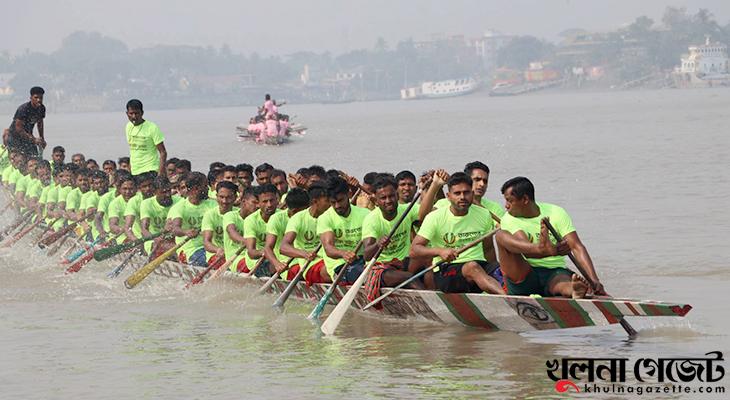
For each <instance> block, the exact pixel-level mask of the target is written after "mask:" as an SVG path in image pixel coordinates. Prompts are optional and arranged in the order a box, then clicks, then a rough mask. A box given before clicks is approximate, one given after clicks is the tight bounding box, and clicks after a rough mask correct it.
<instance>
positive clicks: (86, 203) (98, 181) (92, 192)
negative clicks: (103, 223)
mask: <svg viewBox="0 0 730 400" xmlns="http://www.w3.org/2000/svg"><path fill="white" fill-rule="evenodd" d="M90 182H91V184H90V185H89V186H90V188H89V191H88V192H86V193H85V194H84V195H83V196H81V210H82V212H83V215H84V216H89V215H95V214H96V211H97V209H98V206H99V200H100V199H101V196H103V195H104V194H106V193H107V191H109V178H108V177H107V175H106V173H105V172H104V171H93V172H92V173H91V180H90ZM82 226H83V227H84V229H85V230H87V231H89V230H90V232H91V237H92V238H94V239H96V238H97V237H99V230H98V229H97V227H96V224H95V223H94V222H93V221H92V222H91V223H87V222H86V221H84V222H83V223H82Z"/></svg>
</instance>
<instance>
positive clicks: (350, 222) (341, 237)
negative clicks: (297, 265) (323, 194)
mask: <svg viewBox="0 0 730 400" xmlns="http://www.w3.org/2000/svg"><path fill="white" fill-rule="evenodd" d="M327 197H328V198H329V202H330V205H331V207H330V208H329V209H328V210H327V211H325V212H324V213H323V214H322V215H320V216H319V218H317V235H319V240H320V241H321V242H322V250H323V251H324V256H323V258H324V264H325V267H326V268H327V273H328V274H329V276H330V278H331V279H332V280H334V278H335V275H336V274H337V273H338V272H339V271H340V269H341V268H343V267H345V266H346V268H347V269H346V270H345V275H344V277H343V278H344V279H343V282H345V283H348V284H352V283H354V282H355V280H357V278H358V277H359V276H360V274H361V273H362V271H363V269H365V262H364V261H363V258H362V257H360V256H358V255H357V254H356V253H355V248H356V247H357V245H358V243H360V240H362V224H363V220H364V219H365V216H366V215H368V214H369V213H370V210H368V209H367V208H361V207H357V206H353V205H351V204H350V187H349V186H347V183H346V182H345V180H344V179H342V178H339V177H335V178H332V179H330V180H329V181H328V183H327Z"/></svg>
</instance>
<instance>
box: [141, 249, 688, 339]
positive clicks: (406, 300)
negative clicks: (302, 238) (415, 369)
mask: <svg viewBox="0 0 730 400" xmlns="http://www.w3.org/2000/svg"><path fill="white" fill-rule="evenodd" d="M200 271H202V268H199V267H192V266H189V265H184V264H180V263H177V262H171V261H170V262H165V263H164V264H163V265H162V266H160V267H159V268H158V269H157V270H156V271H155V273H156V274H157V275H159V276H164V277H168V278H177V279H182V280H184V281H186V282H187V281H190V280H191V279H192V277H194V276H195V275H197V273H198V272H200ZM223 277H225V279H227V280H229V281H231V282H233V283H235V284H237V285H241V286H252V287H261V286H262V285H263V283H264V281H265V279H264V278H247V277H244V276H243V275H239V274H234V273H231V272H226V273H224V275H223ZM288 283H289V282H286V281H283V280H279V281H276V283H274V285H273V286H272V287H271V289H270V292H271V293H272V294H278V293H281V292H282V291H283V290H284V289H285V288H286V286H287V285H288ZM329 286H330V285H328V284H314V285H311V286H307V285H306V283H304V282H300V283H299V284H298V285H297V287H296V288H295V290H294V292H293V294H292V296H293V297H294V298H296V299H298V300H301V301H308V302H317V301H319V299H321V298H322V296H323V295H324V293H325V292H326V291H327V289H328V288H329ZM348 288H349V287H345V286H340V287H338V288H337V290H335V292H334V295H333V296H332V297H331V298H330V300H329V304H332V305H334V304H337V302H338V301H339V300H340V299H341V298H342V296H344V294H345V293H346V291H347V289H348ZM383 290H385V291H388V290H390V289H388V288H385V289H383ZM368 303H369V301H368V300H367V297H366V295H365V292H364V290H360V292H358V294H357V297H356V299H355V301H354V302H353V305H352V306H353V307H354V308H355V309H357V310H359V311H361V309H362V307H363V306H365V305H366V304H368ZM381 304H382V307H380V308H378V309H376V308H375V307H372V308H370V309H368V310H367V311H361V312H363V313H369V314H373V315H377V316H384V317H389V318H397V319H425V320H429V321H433V322H438V323H443V324H448V325H464V326H470V327H475V328H480V329H484V330H487V331H497V330H506V331H514V332H528V331H536V330H548V329H564V328H578V327H587V326H607V325H612V324H616V323H618V322H619V320H620V318H621V317H664V316H673V317H683V316H684V315H686V314H687V313H688V312H689V311H690V310H691V309H692V306H690V305H688V304H680V303H666V302H657V301H646V300H641V301H639V300H628V299H615V298H610V299H609V298H602V299H581V300H573V299H566V298H558V297H537V298H536V297H529V296H509V295H490V294H486V293H443V292H439V291H430V290H406V289H402V290H399V291H398V292H397V293H395V294H393V295H391V296H388V297H386V298H385V299H383V301H382V302H381Z"/></svg>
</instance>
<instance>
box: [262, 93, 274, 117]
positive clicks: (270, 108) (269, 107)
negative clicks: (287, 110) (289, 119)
mask: <svg viewBox="0 0 730 400" xmlns="http://www.w3.org/2000/svg"><path fill="white" fill-rule="evenodd" d="M262 111H263V114H264V115H265V116H266V118H268V117H269V115H274V114H276V104H275V103H274V101H273V100H271V95H270V94H267V95H266V97H265V100H264V106H263V110H262Z"/></svg>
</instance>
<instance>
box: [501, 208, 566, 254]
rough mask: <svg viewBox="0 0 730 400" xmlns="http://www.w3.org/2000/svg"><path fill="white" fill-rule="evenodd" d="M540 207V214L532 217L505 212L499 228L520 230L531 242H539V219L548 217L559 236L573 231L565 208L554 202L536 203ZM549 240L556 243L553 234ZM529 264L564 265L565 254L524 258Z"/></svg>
mask: <svg viewBox="0 0 730 400" xmlns="http://www.w3.org/2000/svg"><path fill="white" fill-rule="evenodd" d="M537 206H538V207H539V208H540V215H538V216H537V217H534V218H517V217H513V216H512V215H511V214H510V213H507V214H505V215H504V217H503V218H502V223H501V224H500V225H501V228H502V230H505V231H507V232H509V233H511V234H513V235H514V234H515V233H516V232H518V231H522V232H524V233H525V235H527V238H528V239H529V240H530V242H532V243H539V242H540V221H541V220H542V219H543V218H545V217H548V218H549V219H550V224H552V226H553V227H554V228H555V230H556V231H558V233H559V234H560V236H562V237H565V235H567V234H569V233H571V232H575V228H574V227H573V221H572V220H571V219H570V216H569V215H568V213H567V212H565V210H563V209H562V208H561V207H558V206H556V205H554V204H548V203H537ZM550 242H552V243H556V240H555V238H554V237H553V235H552V234H551V235H550ZM525 260H527V262H528V263H529V264H530V265H533V266H536V267H543V268H559V267H565V256H550V257H544V258H525Z"/></svg>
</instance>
